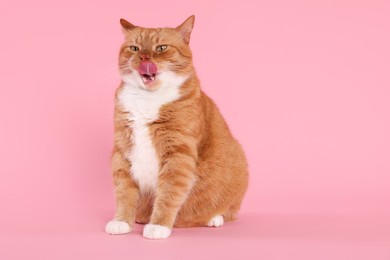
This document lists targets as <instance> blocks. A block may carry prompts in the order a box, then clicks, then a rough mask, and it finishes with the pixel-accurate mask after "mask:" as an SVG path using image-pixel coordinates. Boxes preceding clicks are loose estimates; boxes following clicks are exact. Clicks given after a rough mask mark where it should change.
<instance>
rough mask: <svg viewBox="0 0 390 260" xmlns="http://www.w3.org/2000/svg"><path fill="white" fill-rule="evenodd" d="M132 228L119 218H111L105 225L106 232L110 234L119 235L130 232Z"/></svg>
mask: <svg viewBox="0 0 390 260" xmlns="http://www.w3.org/2000/svg"><path fill="white" fill-rule="evenodd" d="M131 231H132V228H131V227H130V225H129V224H128V223H127V222H124V221H120V220H111V221H110V222H108V223H107V225H106V233H108V234H110V235H121V234H126V233H130V232H131Z"/></svg>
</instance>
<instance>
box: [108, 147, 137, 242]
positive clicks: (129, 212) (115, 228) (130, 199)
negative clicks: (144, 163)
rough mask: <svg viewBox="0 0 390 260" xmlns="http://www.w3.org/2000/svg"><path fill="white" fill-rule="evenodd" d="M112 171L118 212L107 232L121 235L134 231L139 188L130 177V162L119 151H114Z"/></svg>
mask: <svg viewBox="0 0 390 260" xmlns="http://www.w3.org/2000/svg"><path fill="white" fill-rule="evenodd" d="M112 171H113V181H114V187H115V201H116V213H115V217H114V219H113V220H111V221H109V222H108V223H107V225H106V232H107V233H108V234H111V235H119V234H125V233H129V232H131V231H132V227H133V224H134V220H135V212H136V208H137V201H138V198H139V189H138V186H137V185H136V184H135V183H134V181H133V179H132V178H131V177H130V173H129V171H130V163H129V162H128V160H127V159H126V158H124V156H123V155H122V154H121V153H120V152H118V151H116V152H114V154H113V156H112Z"/></svg>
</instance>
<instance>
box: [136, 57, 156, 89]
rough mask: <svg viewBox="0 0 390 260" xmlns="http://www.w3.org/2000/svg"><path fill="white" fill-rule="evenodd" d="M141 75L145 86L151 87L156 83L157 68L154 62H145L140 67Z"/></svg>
mask: <svg viewBox="0 0 390 260" xmlns="http://www.w3.org/2000/svg"><path fill="white" fill-rule="evenodd" d="M139 74H140V75H141V78H142V81H143V82H144V84H145V85H151V84H153V83H154V82H155V81H156V75H157V66H156V64H154V63H153V62H150V61H143V62H141V64H140V66H139Z"/></svg>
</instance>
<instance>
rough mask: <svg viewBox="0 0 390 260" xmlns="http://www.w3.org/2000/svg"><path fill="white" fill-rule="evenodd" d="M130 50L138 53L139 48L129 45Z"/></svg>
mask: <svg viewBox="0 0 390 260" xmlns="http://www.w3.org/2000/svg"><path fill="white" fill-rule="evenodd" d="M130 50H132V51H139V48H138V47H137V46H133V45H131V46H130Z"/></svg>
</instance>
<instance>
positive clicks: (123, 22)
mask: <svg viewBox="0 0 390 260" xmlns="http://www.w3.org/2000/svg"><path fill="white" fill-rule="evenodd" d="M120 23H121V25H122V31H123V32H124V33H125V32H127V31H129V30H132V29H134V28H135V27H136V26H135V25H133V24H131V23H130V22H128V21H126V20H125V19H123V18H121V20H120Z"/></svg>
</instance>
